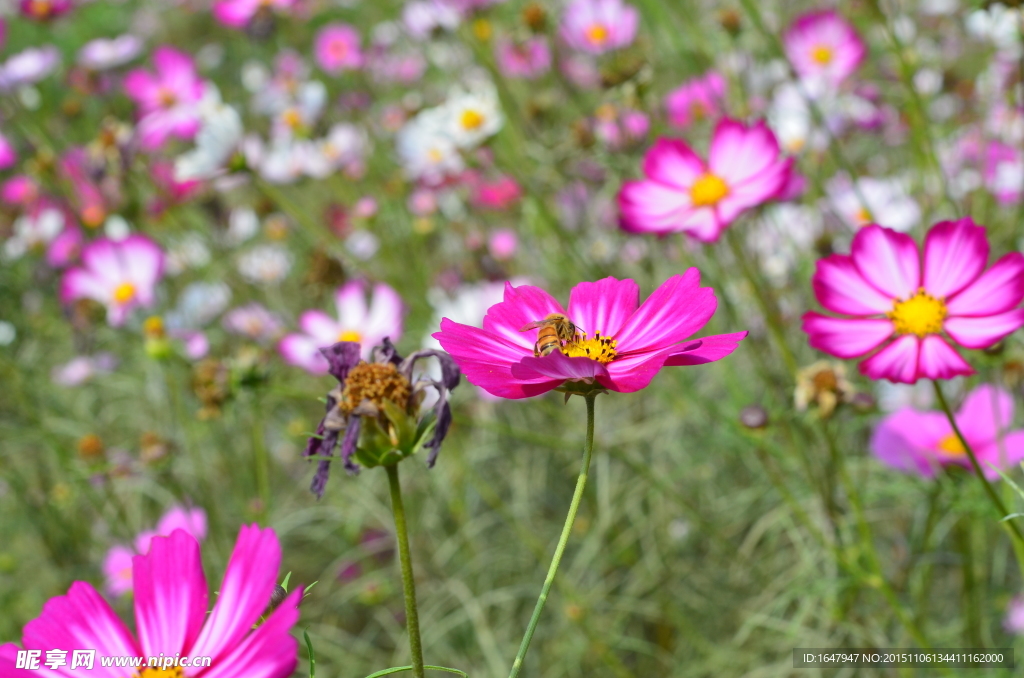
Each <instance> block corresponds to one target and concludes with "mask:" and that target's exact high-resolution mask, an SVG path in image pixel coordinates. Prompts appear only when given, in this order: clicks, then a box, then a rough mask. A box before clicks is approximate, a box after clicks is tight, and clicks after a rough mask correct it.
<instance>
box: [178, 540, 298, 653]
mask: <svg viewBox="0 0 1024 678" xmlns="http://www.w3.org/2000/svg"><path fill="white" fill-rule="evenodd" d="M280 564H281V547H280V545H279V544H278V542H277V535H276V534H275V533H274V530H272V529H270V528H267V529H260V527H259V526H258V525H255V524H253V525H243V526H242V529H241V530H239V532H238V540H237V541H236V542H235V549H234V551H232V553H231V559H230V560H229V561H228V566H227V571H226V572H225V573H224V581H223V583H222V584H221V586H220V590H219V595H218V597H217V603H216V605H214V607H213V611H212V612H211V613H210V615H209V617H207V619H206V624H205V625H204V626H203V630H202V631H201V632H200V634H199V638H198V639H197V640H196V643H195V645H193V647H192V649H191V650H190V652H191V654H192V656H199V657H212V658H213V664H214V665H217V664H218V662H220V661H221V660H222V659H223V657H224V655H225V654H226V653H229V652H231V651H232V650H233V649H234V647H235V645H237V644H238V642H239V641H240V640H241V639H242V638H244V637H245V635H246V634H247V633H249V630H250V629H251V628H252V625H253V624H254V623H255V622H256V620H257V619H259V617H260V615H261V614H262V613H263V611H264V610H265V609H266V608H267V605H268V604H269V603H270V597H271V595H272V594H273V592H274V582H275V580H276V578H277V569H278V567H279V566H280Z"/></svg>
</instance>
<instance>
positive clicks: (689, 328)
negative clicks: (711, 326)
mask: <svg viewBox="0 0 1024 678" xmlns="http://www.w3.org/2000/svg"><path fill="white" fill-rule="evenodd" d="M717 306H718V301H717V300H716V299H715V292H714V290H712V289H711V288H710V287H700V271H698V270H697V269H696V268H690V269H688V270H687V271H686V273H684V274H682V275H674V276H672V277H671V278H669V279H668V280H666V281H665V282H663V283H662V284H661V285H660V286H659V287H658V289H656V290H654V292H653V293H652V294H651V296H649V297H647V299H646V300H644V303H643V304H641V305H640V308H638V309H637V311H636V312H635V313H634V314H633V315H632V316H630V318H629V320H627V321H626V323H625V324H624V325H623V326H622V328H621V329H620V330H619V331H618V333H617V334H616V335H615V337H614V338H615V340H616V341H617V342H618V346H617V348H616V350H617V351H618V352H619V353H620V354H622V353H641V352H653V351H659V350H661V349H663V348H666V347H668V346H671V345H672V344H677V343H679V342H681V341H683V340H684V339H686V338H687V337H690V336H692V335H693V334H694V333H695V332H697V331H698V330H699V329H700V328H702V327H704V325H705V324H707V322H708V320H710V319H711V316H712V315H714V313H715V309H716V308H717Z"/></svg>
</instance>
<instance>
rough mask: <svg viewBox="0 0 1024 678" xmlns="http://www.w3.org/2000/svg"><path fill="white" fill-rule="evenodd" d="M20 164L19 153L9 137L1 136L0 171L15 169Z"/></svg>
mask: <svg viewBox="0 0 1024 678" xmlns="http://www.w3.org/2000/svg"><path fill="white" fill-rule="evenodd" d="M17 162H18V153H17V152H16V151H15V150H14V144H12V143H11V142H10V141H9V140H8V139H7V137H5V136H4V135H3V134H0V170H5V169H8V168H10V167H13V166H14V165H15V163H17Z"/></svg>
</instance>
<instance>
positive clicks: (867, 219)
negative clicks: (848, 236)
mask: <svg viewBox="0 0 1024 678" xmlns="http://www.w3.org/2000/svg"><path fill="white" fill-rule="evenodd" d="M853 218H854V221H856V222H857V225H858V226H867V225H868V224H870V223H871V222H872V221H874V220H875V218H874V217H873V216H872V215H871V210H869V209H868V208H867V207H861V208H860V209H859V210H857V213H856V214H854V215H853Z"/></svg>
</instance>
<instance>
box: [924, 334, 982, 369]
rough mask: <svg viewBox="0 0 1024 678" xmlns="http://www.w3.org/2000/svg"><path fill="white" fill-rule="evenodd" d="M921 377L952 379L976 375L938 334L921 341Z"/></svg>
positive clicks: (930, 335)
mask: <svg viewBox="0 0 1024 678" xmlns="http://www.w3.org/2000/svg"><path fill="white" fill-rule="evenodd" d="M918 371H919V375H920V376H922V377H925V378H927V379H952V378H953V377H956V376H959V375H965V374H974V370H973V369H972V368H971V366H970V365H969V364H967V361H965V360H964V359H963V357H961V355H960V354H959V353H957V352H956V351H954V350H953V348H952V347H951V346H950V345H949V344H947V343H946V340H945V339H943V338H942V337H940V336H939V335H937V334H929V335H928V336H926V337H925V338H924V339H922V340H921V353H920V356H919V357H918Z"/></svg>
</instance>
